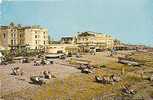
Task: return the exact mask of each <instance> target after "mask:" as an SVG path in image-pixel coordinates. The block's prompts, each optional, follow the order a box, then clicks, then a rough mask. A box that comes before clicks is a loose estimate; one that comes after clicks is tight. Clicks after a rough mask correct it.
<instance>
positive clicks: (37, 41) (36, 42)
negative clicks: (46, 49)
mask: <svg viewBox="0 0 153 100" xmlns="http://www.w3.org/2000/svg"><path fill="white" fill-rule="evenodd" d="M39 43H40V40H36V41H35V44H36V45H37V44H39ZM43 44H44V45H45V44H47V42H46V41H43Z"/></svg>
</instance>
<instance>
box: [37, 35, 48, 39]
mask: <svg viewBox="0 0 153 100" xmlns="http://www.w3.org/2000/svg"><path fill="white" fill-rule="evenodd" d="M35 38H36V39H37V38H40V35H35ZM44 38H46V36H44Z"/></svg>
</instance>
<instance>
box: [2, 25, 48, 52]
mask: <svg viewBox="0 0 153 100" xmlns="http://www.w3.org/2000/svg"><path fill="white" fill-rule="evenodd" d="M47 45H48V30H47V29H45V28H41V27H40V26H21V25H15V24H14V23H10V25H8V26H1V27H0V48H5V49H7V50H9V49H17V48H24V47H28V48H30V49H39V48H46V46H47Z"/></svg>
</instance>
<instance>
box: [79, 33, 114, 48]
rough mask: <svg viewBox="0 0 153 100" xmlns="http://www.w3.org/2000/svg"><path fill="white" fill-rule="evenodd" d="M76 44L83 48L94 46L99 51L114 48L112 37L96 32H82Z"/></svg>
mask: <svg viewBox="0 0 153 100" xmlns="http://www.w3.org/2000/svg"><path fill="white" fill-rule="evenodd" d="M76 44H78V45H82V46H88V47H90V46H94V47H96V48H97V49H106V48H113V46H114V40H113V38H112V36H110V35H106V34H102V33H96V32H81V33H78V35H77V36H76Z"/></svg>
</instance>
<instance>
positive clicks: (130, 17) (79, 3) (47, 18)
mask: <svg viewBox="0 0 153 100" xmlns="http://www.w3.org/2000/svg"><path fill="white" fill-rule="evenodd" d="M10 22H15V23H17V24H22V25H41V26H42V27H45V28H48V30H49V34H50V36H51V37H52V38H54V39H60V37H62V36H74V35H76V32H84V31H94V32H99V33H105V34H110V35H112V36H113V37H114V38H117V39H119V40H121V41H123V42H125V43H130V44H145V45H148V46H153V0H2V2H1V0H0V24H1V25H8V24H9V23H10Z"/></svg>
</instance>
